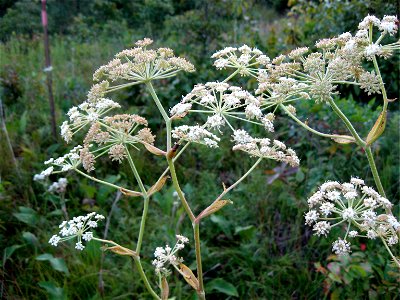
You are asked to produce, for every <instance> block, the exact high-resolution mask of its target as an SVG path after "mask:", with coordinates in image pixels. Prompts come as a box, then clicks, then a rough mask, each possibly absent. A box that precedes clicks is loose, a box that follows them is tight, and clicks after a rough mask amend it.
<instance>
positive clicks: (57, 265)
mask: <svg viewBox="0 0 400 300" xmlns="http://www.w3.org/2000/svg"><path fill="white" fill-rule="evenodd" d="M36 260H39V261H49V262H50V265H51V267H52V268H53V269H54V270H56V271H59V272H63V273H65V274H66V275H69V271H68V267H67V265H66V264H65V261H64V259H63V258H57V257H54V256H53V255H52V254H50V253H44V254H41V255H39V256H37V257H36Z"/></svg>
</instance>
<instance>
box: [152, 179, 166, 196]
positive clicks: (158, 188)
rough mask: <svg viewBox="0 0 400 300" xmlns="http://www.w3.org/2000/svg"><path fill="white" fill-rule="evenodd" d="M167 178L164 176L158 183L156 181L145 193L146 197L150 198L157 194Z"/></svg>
mask: <svg viewBox="0 0 400 300" xmlns="http://www.w3.org/2000/svg"><path fill="white" fill-rule="evenodd" d="M168 178H169V176H164V177H163V178H161V179H160V180H159V181H157V182H156V183H155V184H154V185H153V186H152V187H151V188H149V190H148V191H147V196H149V197H150V196H151V195H153V194H154V193H157V192H158V191H159V190H161V189H162V188H163V186H164V185H165V182H166V181H167V179H168Z"/></svg>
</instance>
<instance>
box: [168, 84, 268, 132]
mask: <svg viewBox="0 0 400 300" xmlns="http://www.w3.org/2000/svg"><path fill="white" fill-rule="evenodd" d="M260 104H261V103H260V100H259V99H257V98H256V97H254V96H253V95H252V94H251V93H249V92H248V91H246V90H243V89H242V88H240V87H237V86H230V85H229V84H228V83H225V82H207V83H206V84H198V85H195V86H194V88H193V90H192V91H191V92H190V93H189V94H187V95H186V96H185V97H183V98H182V100H181V102H180V103H178V104H176V105H175V106H174V107H172V108H171V109H170V114H171V117H172V118H183V117H184V116H185V115H186V114H187V113H189V112H191V113H201V114H205V115H207V121H206V123H205V127H206V128H207V129H211V130H215V129H217V130H219V131H220V129H221V128H222V127H225V126H226V125H228V127H229V128H230V129H233V128H234V125H232V124H233V122H234V121H235V122H236V121H244V122H249V123H252V124H258V125H260V126H263V127H265V129H266V130H267V131H269V132H273V131H274V126H273V123H272V121H273V118H271V115H264V114H263V112H262V111H261V108H260ZM192 108H195V109H192Z"/></svg>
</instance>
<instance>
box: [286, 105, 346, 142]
mask: <svg viewBox="0 0 400 300" xmlns="http://www.w3.org/2000/svg"><path fill="white" fill-rule="evenodd" d="M279 107H280V108H282V109H283V110H284V111H285V112H286V113H287V114H288V115H289V117H291V118H292V119H293V120H294V121H296V122H297V123H298V124H299V125H300V126H301V127H303V128H305V129H307V130H308V131H310V132H312V133H314V134H316V135H319V136H322V137H326V138H331V139H335V138H340V139H345V140H346V139H348V140H350V138H346V137H345V136H342V135H336V134H327V133H322V132H319V131H317V130H315V129H312V128H311V127H310V126H308V125H306V124H305V123H304V122H302V121H300V120H299V119H298V118H297V117H296V116H295V115H294V114H292V113H291V112H290V111H289V110H288V109H287V107H286V106H284V105H283V104H280V105H279Z"/></svg>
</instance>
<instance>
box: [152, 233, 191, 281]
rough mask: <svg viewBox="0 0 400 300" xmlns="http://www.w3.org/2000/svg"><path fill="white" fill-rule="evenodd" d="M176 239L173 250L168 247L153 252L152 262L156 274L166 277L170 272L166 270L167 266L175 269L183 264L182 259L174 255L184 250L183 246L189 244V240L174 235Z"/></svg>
mask: <svg viewBox="0 0 400 300" xmlns="http://www.w3.org/2000/svg"><path fill="white" fill-rule="evenodd" d="M176 239H177V242H176V244H175V246H174V247H173V248H171V247H170V246H168V245H166V246H165V247H164V248H163V247H157V248H156V251H155V252H154V256H155V259H154V260H153V262H152V264H153V266H154V267H155V272H156V274H161V275H162V276H164V277H167V276H168V275H169V274H170V271H169V270H168V266H169V265H172V266H173V267H175V268H176V267H177V266H178V265H179V264H180V263H182V262H183V258H182V257H177V256H176V253H177V252H178V251H179V250H182V249H183V248H185V244H187V243H189V239H188V238H187V237H184V236H182V235H176Z"/></svg>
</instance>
